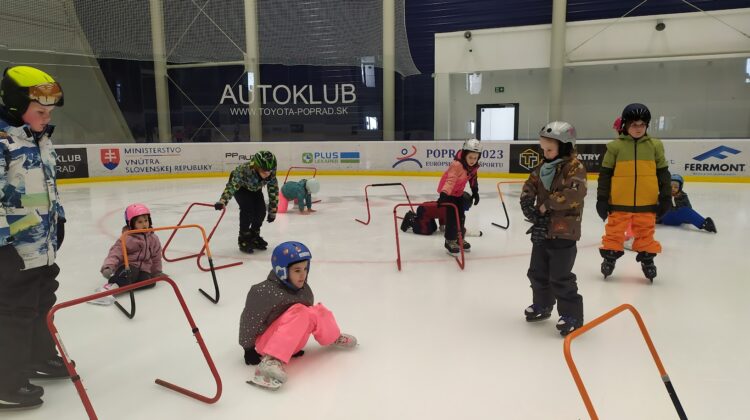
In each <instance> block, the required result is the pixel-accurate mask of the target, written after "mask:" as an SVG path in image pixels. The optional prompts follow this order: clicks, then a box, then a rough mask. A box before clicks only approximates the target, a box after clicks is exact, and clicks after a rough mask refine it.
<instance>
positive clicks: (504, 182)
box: [492, 181, 526, 229]
mask: <svg viewBox="0 0 750 420" xmlns="http://www.w3.org/2000/svg"><path fill="white" fill-rule="evenodd" d="M524 182H526V181H500V182H498V183H497V195H498V196H499V197H500V204H502V206H503V212H504V213H505V226H503V225H499V224H497V223H495V222H492V226H497V227H499V228H500V229H508V228H509V227H510V217H508V209H507V208H506V207H505V198H504V196H503V190H502V189H501V188H500V185H502V184H523V183H524Z"/></svg>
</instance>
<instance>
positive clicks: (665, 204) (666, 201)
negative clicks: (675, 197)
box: [656, 197, 672, 217]
mask: <svg viewBox="0 0 750 420" xmlns="http://www.w3.org/2000/svg"><path fill="white" fill-rule="evenodd" d="M670 210H672V198H671V197H659V210H658V211H657V213H656V216H657V217H662V216H664V215H665V214H667V213H668V212H669V211H670Z"/></svg>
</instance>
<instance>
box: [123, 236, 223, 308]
mask: <svg viewBox="0 0 750 420" xmlns="http://www.w3.org/2000/svg"><path fill="white" fill-rule="evenodd" d="M188 228H194V229H198V230H200V231H201V236H203V247H204V249H205V250H206V256H207V257H208V266H209V270H210V271H211V277H212V278H213V281H214V293H215V294H216V297H215V298H213V297H211V295H209V294H208V293H206V292H205V291H203V289H198V291H199V292H201V293H202V294H203V296H205V297H206V299H208V300H210V301H211V302H213V303H218V302H219V283H218V282H217V281H216V271H215V270H214V260H213V258H212V257H211V249H210V248H209V247H208V239H207V238H206V231H205V230H203V227H202V226H200V225H182V226H164V227H156V228H148V229H133V230H126V231H125V232H123V233H122V235H120V246H121V247H122V255H123V258H124V264H125V273H126V276H127V273H129V272H130V263H129V262H128V251H127V249H126V247H125V238H127V236H128V235H133V234H136V233H143V232H156V231H157V230H177V229H188ZM201 252H202V251H201ZM201 255H203V254H202V253H201ZM138 284H141V283H140V282H139V283H138ZM133 289H137V287H133V288H130V289H128V290H129V293H130V311H128V310H126V309H125V308H123V307H122V305H120V303H119V302H117V301H115V306H117V308H118V309H119V310H120V311H122V313H124V314H125V316H126V317H128V318H130V319H133V317H134V316H135V296H133ZM117 290H120V292H116V293H121V292H122V290H121V289H117Z"/></svg>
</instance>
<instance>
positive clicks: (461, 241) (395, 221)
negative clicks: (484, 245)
mask: <svg viewBox="0 0 750 420" xmlns="http://www.w3.org/2000/svg"><path fill="white" fill-rule="evenodd" d="M424 205H428V206H429V205H434V204H427V203H418V204H417V206H424ZM406 206H409V207H412V204H411V202H408V203H399V204H396V205H395V206H394V207H393V227H394V229H395V231H396V266H397V267H398V271H401V243H400V241H399V235H398V231H399V229H398V220H399V219H401V217H399V216H398V214H397V213H398V208H399V207H406ZM441 206H442V207H453V212H454V214H455V215H456V226H457V232H456V233H457V236H458V247H459V249H460V252H461V258H459V257H454V258H455V259H456V263H457V264H458V266H459V267H461V270H463V269H464V267H465V266H466V256H465V254H464V238H463V234H462V233H461V218H460V216H459V215H458V207H456V205H455V204H453V203H442V204H438V207H441ZM412 208H413V207H412ZM358 222H359V220H358Z"/></svg>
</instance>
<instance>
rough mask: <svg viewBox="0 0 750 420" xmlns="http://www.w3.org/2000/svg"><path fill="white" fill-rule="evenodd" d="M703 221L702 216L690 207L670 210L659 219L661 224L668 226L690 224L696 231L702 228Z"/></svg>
mask: <svg viewBox="0 0 750 420" xmlns="http://www.w3.org/2000/svg"><path fill="white" fill-rule="evenodd" d="M705 221H706V219H704V218H703V216H701V215H700V214H698V212H697V211H695V210H693V209H691V208H690V207H680V208H678V209H674V210H670V211H669V212H668V213H667V214H665V215H664V217H662V218H661V223H662V224H665V225H668V226H679V225H681V224H683V223H690V224H692V225H693V226H695V227H697V228H698V229H700V228H701V226H703V222H705Z"/></svg>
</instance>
